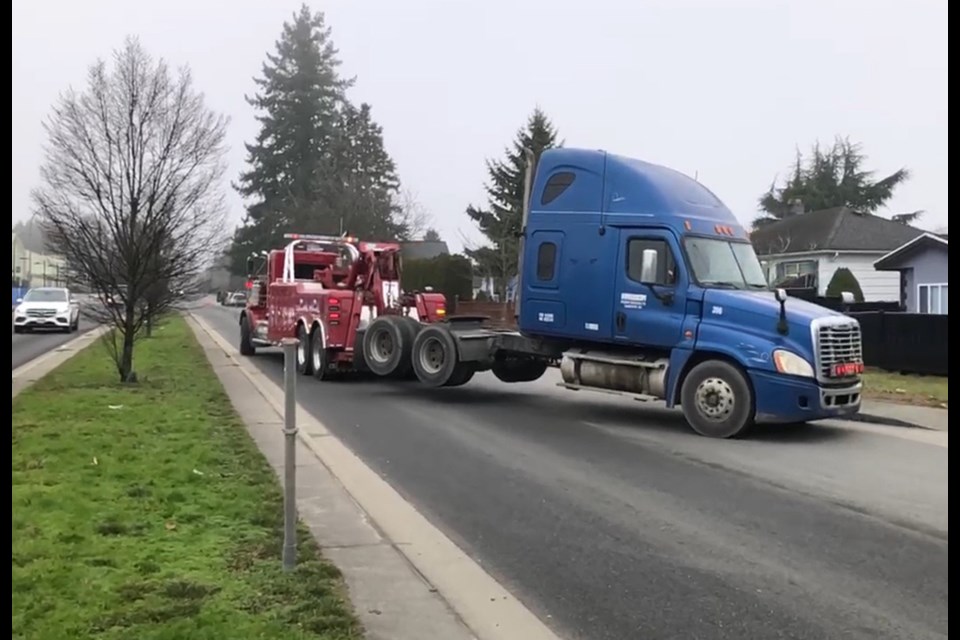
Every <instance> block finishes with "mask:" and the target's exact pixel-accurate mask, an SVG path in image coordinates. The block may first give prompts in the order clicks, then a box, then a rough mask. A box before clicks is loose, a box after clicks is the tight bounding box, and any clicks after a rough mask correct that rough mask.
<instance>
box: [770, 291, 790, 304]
mask: <svg viewBox="0 0 960 640" xmlns="http://www.w3.org/2000/svg"><path fill="white" fill-rule="evenodd" d="M773 295H774V297H776V299H777V302H779V303H780V304H783V303H784V302H786V301H787V290H786V289H777V290H775V291H774V293H773Z"/></svg>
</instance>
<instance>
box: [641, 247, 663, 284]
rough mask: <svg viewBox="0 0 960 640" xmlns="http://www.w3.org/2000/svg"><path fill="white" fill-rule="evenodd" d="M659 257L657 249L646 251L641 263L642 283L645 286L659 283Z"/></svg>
mask: <svg viewBox="0 0 960 640" xmlns="http://www.w3.org/2000/svg"><path fill="white" fill-rule="evenodd" d="M658 258H659V256H657V250H656V249H644V250H643V257H642V258H641V262H640V282H642V283H643V284H656V283H657V260H658Z"/></svg>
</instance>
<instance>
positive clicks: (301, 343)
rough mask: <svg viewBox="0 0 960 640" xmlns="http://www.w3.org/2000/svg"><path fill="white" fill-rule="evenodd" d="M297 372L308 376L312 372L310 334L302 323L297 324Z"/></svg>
mask: <svg viewBox="0 0 960 640" xmlns="http://www.w3.org/2000/svg"><path fill="white" fill-rule="evenodd" d="M297 373H299V374H301V375H304V376H308V375H310V374H311V373H313V359H312V358H311V357H310V334H308V333H307V329H306V327H304V326H303V325H302V324H298V325H297Z"/></svg>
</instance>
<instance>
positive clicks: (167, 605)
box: [12, 317, 361, 640]
mask: <svg viewBox="0 0 960 640" xmlns="http://www.w3.org/2000/svg"><path fill="white" fill-rule="evenodd" d="M136 363H137V372H138V375H139V377H140V380H141V382H140V384H138V385H137V386H135V387H126V386H121V385H119V384H118V383H117V382H116V378H117V376H116V372H115V369H114V368H113V366H112V363H111V362H110V359H109V358H108V356H107V354H106V352H105V350H104V349H103V348H101V347H100V346H99V345H94V346H92V347H91V348H89V349H87V350H85V351H83V352H81V353H80V354H78V355H77V356H76V357H75V358H73V359H72V360H70V361H68V362H67V363H66V364H65V365H63V366H62V367H60V368H59V369H57V370H56V371H54V372H53V373H52V374H51V375H49V376H47V377H46V378H44V379H43V380H41V381H40V382H38V383H37V384H36V385H35V386H34V387H33V388H31V389H28V390H27V391H25V392H23V393H22V394H20V395H19V396H18V397H17V398H15V399H14V401H13V425H12V431H13V446H12V458H13V491H12V501H13V511H12V520H13V523H12V525H13V530H12V531H13V533H12V535H13V544H12V546H13V549H12V551H13V567H12V574H13V575H12V591H13V600H12V602H13V604H12V609H13V637H14V638H51V639H52V638H137V639H138V640H181V639H196V640H205V639H210V640H214V639H216V640H222V639H227V638H229V639H230V640H243V639H246V638H271V639H276V640H282V639H304V640H305V639H308V638H312V639H323V640H347V639H353V638H359V637H361V632H360V629H359V626H358V624H357V622H356V618H355V617H354V615H353V613H352V611H351V609H350V606H349V604H348V603H347V601H346V599H345V592H344V589H343V585H342V582H341V580H340V575H339V573H338V572H337V570H336V569H335V568H334V567H333V566H331V565H330V564H329V563H327V562H325V561H324V560H323V559H322V557H321V556H320V555H319V551H318V549H317V547H316V545H315V544H314V543H313V540H312V539H311V538H309V536H308V535H301V536H300V541H301V542H300V549H299V554H300V555H299V559H300V562H299V566H298V568H297V569H296V571H294V572H291V573H289V574H285V573H283V572H282V570H281V566H280V547H281V542H282V494H281V492H280V487H279V484H278V482H277V480H276V477H275V476H274V474H273V472H272V470H271V469H270V467H269V465H268V464H267V462H266V461H265V460H264V459H263V457H262V456H261V455H260V453H259V451H258V450H257V449H256V446H255V445H254V444H253V442H252V441H251V440H250V438H249V437H248V435H247V433H246V431H245V429H244V427H243V424H242V423H241V422H240V420H239V419H238V417H237V416H236V414H235V413H234V412H233V409H232V407H231V405H230V402H229V400H228V399H227V396H226V395H225V393H224V391H223V389H222V388H221V386H220V383H219V381H218V380H217V378H216V376H215V374H214V373H213V371H212V369H211V368H210V366H209V365H208V363H207V360H206V358H205V357H204V354H203V352H202V350H201V348H200V346H199V345H198V344H197V342H196V340H195V339H194V337H193V335H192V333H191V332H190V329H189V327H188V326H187V325H186V323H185V322H184V321H183V319H182V318H180V317H173V318H170V319H169V320H167V321H165V322H164V323H163V325H162V326H161V327H160V328H159V329H158V330H157V331H156V332H155V334H154V337H153V338H150V339H148V340H144V341H143V342H141V343H139V344H138V347H137V352H136Z"/></svg>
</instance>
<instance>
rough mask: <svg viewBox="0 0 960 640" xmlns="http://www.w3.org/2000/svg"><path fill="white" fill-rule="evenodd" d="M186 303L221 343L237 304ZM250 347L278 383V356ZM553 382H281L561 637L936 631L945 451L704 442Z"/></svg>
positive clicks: (855, 444) (665, 415)
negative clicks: (433, 386) (294, 388)
mask: <svg viewBox="0 0 960 640" xmlns="http://www.w3.org/2000/svg"><path fill="white" fill-rule="evenodd" d="M199 313H200V315H201V316H202V317H203V318H204V319H205V320H207V321H208V322H209V323H210V324H211V325H212V326H213V327H214V328H216V329H217V330H218V331H219V332H221V333H222V334H223V335H224V336H226V337H227V338H228V339H229V340H230V341H231V342H235V341H236V340H237V337H238V327H237V310H235V309H224V308H222V307H216V306H210V307H206V308H203V309H201V310H200V311H199ZM253 361H254V362H255V363H256V364H257V366H258V367H259V368H260V369H261V370H262V371H264V372H265V373H266V374H267V375H269V376H270V377H271V378H272V379H273V380H275V381H277V382H280V381H281V376H282V359H281V356H280V355H279V354H278V353H271V352H270V351H262V352H261V353H259V354H258V355H257V356H256V357H254V359H253ZM551 375H555V373H551ZM554 383H555V380H553V379H552V378H551V379H549V380H548V379H547V378H546V377H545V378H544V379H543V380H541V381H539V382H536V383H530V384H517V385H505V384H502V383H500V382H498V381H497V380H496V379H495V378H493V377H492V376H491V375H490V374H479V375H478V376H477V377H475V378H474V380H473V381H472V382H470V383H469V384H467V385H466V386H464V387H461V388H459V389H440V390H427V389H423V388H421V387H419V386H418V385H417V383H415V382H412V383H384V382H377V381H362V382H361V381H354V382H325V383H320V382H317V381H315V380H312V379H311V380H305V381H303V382H302V383H301V384H300V385H298V391H299V400H300V402H301V403H302V404H303V405H304V407H305V408H306V409H307V410H309V411H311V412H312V413H314V414H315V415H316V416H317V417H318V418H319V419H320V420H321V421H322V422H323V423H324V424H325V425H326V426H327V427H328V428H329V429H330V430H331V431H333V432H334V433H335V434H336V435H337V436H338V437H339V438H340V439H341V440H342V441H343V442H344V443H345V444H346V445H347V446H349V447H350V448H351V449H353V451H354V452H355V453H357V454H358V455H359V456H360V457H361V458H363V460H364V461H365V462H366V463H367V464H368V465H369V466H370V467H372V468H373V469H375V470H376V471H377V472H378V473H380V474H381V475H382V476H383V477H384V478H386V479H387V480H388V481H389V482H390V483H391V484H392V485H393V486H394V487H395V488H396V489H397V490H398V491H399V492H400V493H401V494H403V495H404V496H405V497H406V498H407V499H408V500H410V501H411V502H412V503H414V504H415V505H416V506H417V508H418V509H420V510H421V512H422V513H424V515H426V516H427V517H428V518H429V519H430V520H431V521H432V522H433V523H434V524H435V525H437V526H438V527H440V528H441V529H442V530H443V531H444V532H445V533H447V535H449V536H450V537H451V538H452V539H453V540H454V541H456V542H457V543H458V544H459V545H460V546H461V548H463V549H464V550H465V551H466V552H467V553H469V554H470V555H471V556H473V557H475V558H477V559H478V560H479V561H480V562H481V564H482V566H484V568H486V569H487V570H488V571H489V572H491V573H492V574H493V575H494V576H495V577H496V578H498V579H499V580H501V581H502V582H503V583H504V584H505V585H507V586H508V587H509V588H511V590H512V591H513V592H514V593H515V594H516V595H517V596H518V597H519V598H521V599H522V600H523V601H524V603H525V604H526V605H527V606H528V607H530V608H531V609H532V610H533V611H534V612H536V613H537V614H538V615H540V616H541V618H542V619H543V620H544V621H545V622H546V623H547V624H549V625H551V626H553V627H554V628H555V629H556V630H557V632H558V633H560V634H561V635H563V636H565V637H567V638H585V639H587V638H589V639H596V640H600V639H611V640H633V639H643V640H654V639H660V638H664V639H671V640H673V639H677V638H698V639H711V640H712V639H719V638H730V639H735V640H747V639H766V638H796V639H800V638H803V639H807V638H809V639H810V640H823V639H834V638H864V639H866V638H870V639H876V638H891V639H893V638H896V639H910V640H921V639H924V638H946V637H947V582H948V580H947V575H948V570H947V449H946V448H945V447H939V446H935V445H933V444H926V443H922V442H917V441H914V440H911V439H909V438H907V437H901V436H902V435H903V434H904V432H898V431H896V429H895V428H887V429H884V428H877V429H876V430H875V431H873V430H871V429H870V428H855V426H854V425H850V426H845V425H842V424H841V423H830V424H812V425H803V426H800V427H786V428H785V427H770V428H766V429H763V430H761V431H760V432H759V433H757V434H756V435H755V436H754V437H752V438H751V439H749V440H742V441H715V440H708V439H705V438H701V437H698V436H695V435H693V434H692V433H691V432H690V431H689V430H688V428H687V427H686V426H685V425H684V423H683V421H682V418H681V417H680V416H679V415H678V414H677V413H675V412H671V411H666V410H664V409H658V408H655V407H650V406H647V405H642V404H640V403H636V402H632V401H628V400H622V399H619V398H613V399H608V398H607V397H606V396H603V395H601V394H592V393H588V392H578V393H575V392H570V391H566V390H563V389H559V388H557V387H556V386H555V384H554ZM278 437H279V436H278Z"/></svg>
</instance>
